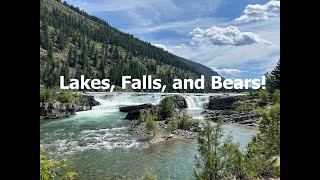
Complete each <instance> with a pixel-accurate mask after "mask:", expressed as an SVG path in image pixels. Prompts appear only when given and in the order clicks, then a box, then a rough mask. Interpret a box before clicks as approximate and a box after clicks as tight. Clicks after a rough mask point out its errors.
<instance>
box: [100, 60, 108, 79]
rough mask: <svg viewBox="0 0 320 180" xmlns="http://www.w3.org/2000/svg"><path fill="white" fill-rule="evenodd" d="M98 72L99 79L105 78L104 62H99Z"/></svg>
mask: <svg viewBox="0 0 320 180" xmlns="http://www.w3.org/2000/svg"><path fill="white" fill-rule="evenodd" d="M99 70H100V79H105V78H106V77H107V74H106V69H105V65H104V61H101V63H100V68H99Z"/></svg>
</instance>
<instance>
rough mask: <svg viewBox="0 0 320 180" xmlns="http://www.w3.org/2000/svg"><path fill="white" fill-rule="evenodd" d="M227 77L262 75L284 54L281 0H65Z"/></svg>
mask: <svg viewBox="0 0 320 180" xmlns="http://www.w3.org/2000/svg"><path fill="white" fill-rule="evenodd" d="M66 1H67V2H68V3H69V4H73V5H74V6H77V7H79V8H80V9H83V10H84V11H86V12H88V13H89V14H91V15H95V16H97V17H99V18H101V19H104V20H105V21H107V22H108V23H109V24H110V25H111V26H113V27H116V28H118V29H119V30H121V31H123V32H127V33H130V34H133V35H134V36H135V37H137V38H139V39H141V40H143V41H147V42H150V43H151V44H153V45H154V46H157V47H160V48H163V49H164V50H166V51H168V52H170V53H173V54H175V55H178V56H181V57H184V58H186V59H189V60H192V61H195V62H198V63H201V64H204V65H206V66H208V67H209V68H212V69H213V70H215V71H217V72H218V73H219V74H220V75H222V76H223V77H225V78H234V79H238V78H240V79H253V78H261V76H262V75H264V74H265V73H266V72H270V71H271V70H272V69H273V68H274V67H275V66H276V64H277V62H278V60H279V59H280V0H66Z"/></svg>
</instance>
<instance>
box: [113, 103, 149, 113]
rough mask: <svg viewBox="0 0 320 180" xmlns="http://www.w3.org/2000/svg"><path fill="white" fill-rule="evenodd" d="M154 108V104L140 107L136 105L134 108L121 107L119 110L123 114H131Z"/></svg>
mask: <svg viewBox="0 0 320 180" xmlns="http://www.w3.org/2000/svg"><path fill="white" fill-rule="evenodd" d="M152 107H153V105H152V104H140V105H134V106H124V107H120V108H119V110H120V111H121V112H130V111H136V110H140V109H148V108H152Z"/></svg>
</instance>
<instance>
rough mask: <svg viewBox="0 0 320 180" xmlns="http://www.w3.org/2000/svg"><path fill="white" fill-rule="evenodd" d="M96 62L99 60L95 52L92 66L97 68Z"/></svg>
mask: <svg viewBox="0 0 320 180" xmlns="http://www.w3.org/2000/svg"><path fill="white" fill-rule="evenodd" d="M98 60H99V52H98V51H97V50H96V51H95V53H94V57H93V64H94V66H96V67H97V66H98Z"/></svg>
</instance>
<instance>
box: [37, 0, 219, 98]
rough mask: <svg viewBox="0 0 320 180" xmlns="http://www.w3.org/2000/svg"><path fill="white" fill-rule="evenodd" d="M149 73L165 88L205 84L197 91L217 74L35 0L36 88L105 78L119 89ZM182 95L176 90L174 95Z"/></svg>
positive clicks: (53, 1)
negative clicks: (176, 82) (176, 83)
mask: <svg viewBox="0 0 320 180" xmlns="http://www.w3.org/2000/svg"><path fill="white" fill-rule="evenodd" d="M146 74H148V75H153V76H154V78H160V79H161V80H162V84H166V85H167V90H166V91H168V92H170V91H171V92H173V89H172V87H171V84H172V80H173V79H174V78H180V79H184V78H191V79H196V78H199V77H200V75H202V74H203V75H205V77H206V78H207V79H208V80H209V81H206V82H207V84H206V86H207V87H208V88H205V90H203V91H199V90H189V91H188V92H205V91H212V90H210V89H211V88H210V84H209V82H210V79H211V76H217V75H219V74H218V73H217V72H215V71H213V70H211V69H210V68H208V67H206V66H204V65H202V64H199V63H196V62H192V61H190V60H186V59H184V58H181V57H178V56H176V55H173V54H171V53H169V52H166V51H164V50H162V49H160V48H158V47H155V46H153V45H151V44H150V43H148V42H144V41H141V40H139V39H137V38H135V37H134V36H133V35H131V34H127V33H123V32H121V31H119V30H118V29H116V28H114V27H111V26H110V25H109V24H108V23H107V22H105V21H104V20H101V19H99V18H97V17H95V16H91V15H89V14H87V13H86V12H84V11H82V10H80V9H79V8H77V7H74V6H72V5H69V4H67V3H66V2H63V3H62V2H61V1H59V0H41V7H40V84H41V85H44V86H46V87H48V88H55V87H57V86H59V77H60V76H61V75H63V76H65V81H66V82H65V83H68V81H69V79H70V78H78V79H80V75H85V78H88V79H93V78H98V79H105V78H108V79H110V80H111V83H112V84H115V85H117V86H121V76H124V75H131V76H132V78H142V75H146ZM180 92H182V91H180Z"/></svg>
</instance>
